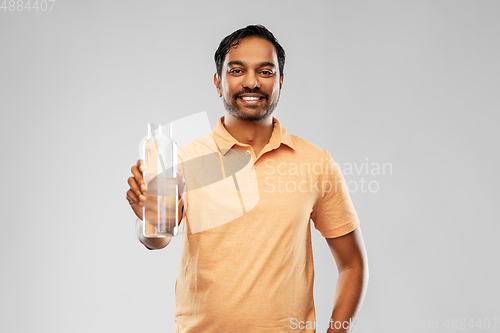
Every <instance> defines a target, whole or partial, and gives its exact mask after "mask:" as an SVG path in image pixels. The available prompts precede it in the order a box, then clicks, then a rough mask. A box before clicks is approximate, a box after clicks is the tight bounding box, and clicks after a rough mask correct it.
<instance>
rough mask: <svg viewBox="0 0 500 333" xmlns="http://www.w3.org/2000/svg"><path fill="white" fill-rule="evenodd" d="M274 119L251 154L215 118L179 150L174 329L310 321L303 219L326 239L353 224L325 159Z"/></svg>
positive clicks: (269, 328) (252, 328)
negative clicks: (180, 210)
mask: <svg viewBox="0 0 500 333" xmlns="http://www.w3.org/2000/svg"><path fill="white" fill-rule="evenodd" d="M273 122H274V129H273V132H272V135H271V138H270V141H269V143H268V144H267V145H266V146H265V147H264V148H263V150H262V151H261V152H260V153H259V155H258V156H256V155H255V153H254V151H253V149H252V147H251V146H250V145H248V144H243V143H240V142H238V141H237V140H236V139H235V138H233V137H232V136H231V135H230V134H229V133H228V132H227V131H226V129H225V128H224V126H223V118H221V119H220V120H219V122H218V123H217V125H216V126H215V127H214V129H213V131H212V133H211V134H209V135H206V136H204V137H202V138H200V139H197V140H194V141H191V142H190V143H188V144H187V145H185V146H183V147H181V148H180V153H179V156H180V160H181V162H182V164H181V169H182V172H183V174H184V176H185V178H186V192H185V196H184V201H185V207H186V215H185V218H184V220H183V221H184V223H185V225H184V229H183V230H184V232H183V234H182V254H181V262H180V266H179V272H178V276H177V282H176V289H175V295H176V306H175V332H178V333H200V332H203V333H210V332H214V333H220V332H232V333H236V332H245V333H252V332H256V333H257V332H258V333H263V332H272V333H278V332H294V331H297V330H299V329H298V328H297V323H298V322H299V321H302V322H304V323H307V322H308V323H314V322H315V310H314V301H313V280H314V267H313V255H312V246H311V227H310V220H313V222H314V226H315V228H316V229H318V230H319V231H320V232H321V234H322V235H323V236H324V237H327V238H332V237H339V236H342V235H345V234H347V233H349V232H351V231H353V230H354V229H355V228H356V227H357V226H358V225H359V220H358V218H357V215H356V212H355V210H354V207H353V205H352V202H351V199H350V197H349V193H348V191H347V187H346V184H345V180H344V177H343V176H342V173H341V171H340V169H339V167H338V166H337V164H336V163H335V162H334V161H333V159H332V158H331V156H330V154H329V153H328V152H327V151H326V150H324V149H321V148H318V147H317V146H315V145H313V144H312V143H310V142H308V141H306V140H304V139H301V138H299V137H297V136H293V135H290V134H288V133H287V131H286V130H285V129H284V128H283V127H282V126H281V125H280V123H279V122H278V120H277V119H276V118H273ZM294 328H297V329H294ZM300 331H302V332H304V331H306V332H314V331H315V330H314V328H313V329H307V330H300Z"/></svg>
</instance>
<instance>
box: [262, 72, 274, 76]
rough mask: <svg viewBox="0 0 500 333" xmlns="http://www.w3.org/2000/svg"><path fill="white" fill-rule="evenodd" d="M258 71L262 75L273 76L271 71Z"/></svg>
mask: <svg viewBox="0 0 500 333" xmlns="http://www.w3.org/2000/svg"><path fill="white" fill-rule="evenodd" d="M260 73H261V74H262V75H264V76H273V75H274V72H273V71H261V72H260Z"/></svg>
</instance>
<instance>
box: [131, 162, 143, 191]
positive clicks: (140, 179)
mask: <svg viewBox="0 0 500 333" xmlns="http://www.w3.org/2000/svg"><path fill="white" fill-rule="evenodd" d="M131 171H132V174H133V175H134V178H135V181H136V183H137V186H138V189H140V191H141V192H142V193H144V192H146V184H145V183H144V178H143V177H142V172H141V171H140V170H139V168H138V167H137V165H134V166H133V167H132V169H131Z"/></svg>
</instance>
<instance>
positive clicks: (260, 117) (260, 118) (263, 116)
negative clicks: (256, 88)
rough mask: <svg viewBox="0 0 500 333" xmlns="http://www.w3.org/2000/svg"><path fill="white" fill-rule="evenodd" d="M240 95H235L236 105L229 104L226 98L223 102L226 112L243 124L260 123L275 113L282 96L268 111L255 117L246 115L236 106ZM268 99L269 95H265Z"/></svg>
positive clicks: (265, 110)
mask: <svg viewBox="0 0 500 333" xmlns="http://www.w3.org/2000/svg"><path fill="white" fill-rule="evenodd" d="M239 94H240V93H236V94H234V96H233V98H234V105H232V104H229V103H228V102H227V101H226V99H225V98H224V97H222V102H223V103H224V107H225V108H226V110H227V111H228V112H229V113H230V114H231V115H232V116H233V117H235V118H236V119H238V120H240V121H243V122H249V123H250V122H251V123H258V122H261V121H263V120H264V119H266V118H267V117H269V116H270V115H271V114H272V113H273V111H274V110H275V109H276V107H277V106H278V102H279V99H280V96H279V95H278V99H277V100H276V103H273V104H271V105H269V107H268V108H267V109H264V110H262V111H261V112H260V113H258V114H255V115H245V114H244V113H243V112H241V110H240V109H239V108H238V107H237V106H236V101H237V98H238V97H237V96H238V95H239ZM280 95H281V94H280ZM265 97H266V99H268V98H269V97H268V95H265Z"/></svg>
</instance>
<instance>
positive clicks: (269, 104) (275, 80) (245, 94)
mask: <svg viewBox="0 0 500 333" xmlns="http://www.w3.org/2000/svg"><path fill="white" fill-rule="evenodd" d="M214 83H215V86H216V87H217V90H218V91H219V96H221V97H222V100H223V102H224V106H225V108H226V110H227V111H228V112H229V113H230V114H231V115H232V116H234V117H236V118H237V119H239V120H242V121H252V122H258V121H260V120H263V119H265V118H266V117H268V116H269V115H271V114H272V112H273V111H274V109H275V108H276V106H277V105H278V100H279V96H280V91H281V85H282V84H283V80H282V79H280V73H279V68H278V56H277V54H276V49H275V47H274V45H273V44H272V43H271V42H269V41H268V40H266V39H262V38H244V39H241V40H240V43H239V44H238V46H237V47H236V48H231V49H230V51H229V53H228V54H227V55H226V59H225V60H224V64H223V66H222V75H221V77H220V78H219V77H218V75H217V74H216V75H215V76H214Z"/></svg>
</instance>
